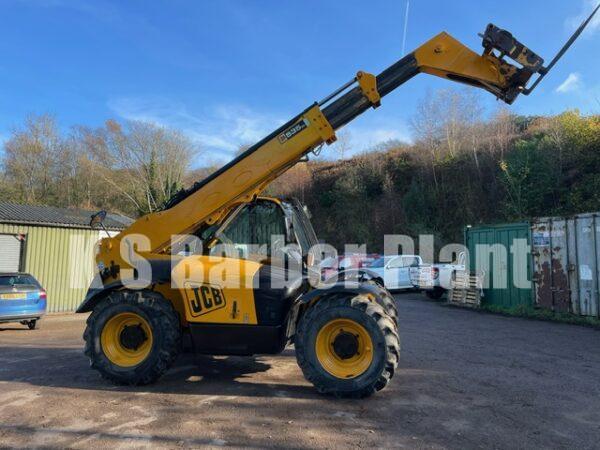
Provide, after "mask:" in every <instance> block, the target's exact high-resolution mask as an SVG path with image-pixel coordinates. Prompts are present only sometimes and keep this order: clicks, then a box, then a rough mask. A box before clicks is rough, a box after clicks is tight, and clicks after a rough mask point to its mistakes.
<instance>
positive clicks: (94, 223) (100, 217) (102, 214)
mask: <svg viewBox="0 0 600 450" xmlns="http://www.w3.org/2000/svg"><path fill="white" fill-rule="evenodd" d="M104 219H106V211H98V212H97V213H96V214H92V218H91V220H90V227H92V228H97V227H98V226H102V222H104Z"/></svg>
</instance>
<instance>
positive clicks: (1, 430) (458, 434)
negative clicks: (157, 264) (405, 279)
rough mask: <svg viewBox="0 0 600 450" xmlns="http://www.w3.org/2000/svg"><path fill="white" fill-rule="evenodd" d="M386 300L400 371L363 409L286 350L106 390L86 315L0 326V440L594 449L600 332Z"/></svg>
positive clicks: (198, 360)
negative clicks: (396, 326) (321, 384)
mask: <svg viewBox="0 0 600 450" xmlns="http://www.w3.org/2000/svg"><path fill="white" fill-rule="evenodd" d="M397 300H398V306H399V311H400V331H401V338H402V357H401V364H400V368H399V371H398V372H397V374H396V376H395V378H394V379H393V381H392V383H391V384H390V386H389V387H388V388H387V389H386V390H385V391H382V392H380V393H379V394H377V395H375V396H373V397H371V398H369V399H366V400H362V401H350V400H336V399H333V398H329V397H323V396H320V395H318V394H317V393H316V392H315V391H314V390H313V388H312V387H311V386H310V385H309V384H308V383H307V382H306V381H305V380H304V378H303V377H302V374H301V372H300V370H299V369H298V367H297V365H296V361H295V357H294V351H293V349H288V350H286V351H285V352H284V353H283V354H282V355H279V356H260V357H255V358H241V357H222V358H212V357H204V356H201V357H194V356H191V355H186V356H184V357H182V358H180V359H179V360H178V362H177V364H176V365H175V367H173V369H172V370H171V371H170V372H169V373H168V374H167V375H166V376H165V377H164V378H163V379H162V380H161V381H160V382H159V383H157V384H155V385H152V386H147V387H115V386H112V385H110V384H109V383H107V382H105V381H103V380H102V379H101V378H100V377H99V376H98V375H97V374H96V373H95V372H94V371H92V370H90V369H89V367H88V362H87V360H86V358H85V356H84V355H83V353H82V339H81V335H82V332H83V329H84V326H85V322H84V321H85V316H80V315H65V316H51V317H48V318H46V319H45V320H43V321H42V322H41V329H40V330H35V331H28V330H26V329H24V327H21V326H20V325H18V324H17V325H15V326H12V325H0V446H2V447H4V446H10V447H61V448H64V447H72V448H89V447H90V446H93V447H110V448H118V447H135V448H141V447H151V446H152V447H161V448H164V447H201V446H213V447H219V446H234V447H242V446H244V447H245V446H250V447H286V448H306V447H329V448H336V447H340V448H341V447H386V448H390V447H408V448H415V447H419V448H423V447H424V448H460V449H464V448H485V449H488V448H534V447H553V448H598V445H600V444H599V442H600V332H599V331H597V330H593V329H588V328H582V327H577V326H571V325H562V324H555V323H546V322H535V321H527V320H523V319H514V318H507V317H500V316H494V315H488V314H481V313H477V312H473V311H467V310H459V309H454V308H448V307H444V306H441V305H439V304H437V303H433V302H428V301H426V300H424V298H423V297H421V296H420V295H417V294H406V295H399V296H397Z"/></svg>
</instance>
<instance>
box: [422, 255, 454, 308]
mask: <svg viewBox="0 0 600 450" xmlns="http://www.w3.org/2000/svg"><path fill="white" fill-rule="evenodd" d="M464 271H465V253H464V252H461V253H459V255H458V261H456V262H454V263H451V264H424V265H422V266H421V267H420V268H419V276H418V281H417V285H418V287H419V289H422V290H423V291H424V292H425V295H427V297H429V298H431V299H434V300H438V299H440V298H442V296H443V295H444V294H445V293H446V291H448V290H450V289H451V288H452V282H453V281H454V277H455V276H456V273H457V272H464Z"/></svg>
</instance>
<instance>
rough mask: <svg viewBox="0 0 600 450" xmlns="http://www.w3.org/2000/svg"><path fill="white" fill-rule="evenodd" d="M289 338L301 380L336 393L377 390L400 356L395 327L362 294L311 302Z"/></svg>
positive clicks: (345, 394)
mask: <svg viewBox="0 0 600 450" xmlns="http://www.w3.org/2000/svg"><path fill="white" fill-rule="evenodd" d="M294 343H295V347H296V359H297V360H298V365H299V366H300V368H301V369H302V372H303V373H304V376H305V377H306V379H307V380H308V381H310V382H311V383H312V384H313V385H314V386H315V387H316V388H317V390H318V391H319V392H321V393H324V394H332V395H335V396H337V397H351V398H362V397H367V396H369V395H371V394H373V393H374V392H376V391H379V390H381V389H383V388H384V387H385V386H386V385H387V384H388V382H389V381H390V379H391V378H392V376H393V375H394V372H395V370H396V367H397V366H398V360H399V357H400V340H399V337H398V333H397V330H396V326H395V325H394V323H393V322H392V320H391V319H390V317H389V316H388V315H387V314H386V312H385V310H384V309H383V308H382V307H381V306H380V305H379V304H377V303H374V302H372V301H370V300H369V299H368V298H367V297H365V296H362V295H359V296H356V297H354V298H351V297H344V298H331V299H327V298H325V299H322V300H319V301H317V303H316V304H315V305H313V306H311V307H310V308H309V309H308V310H307V311H306V312H305V313H304V314H303V316H302V318H301V319H300V323H299V324H298V329H297V332H296V337H295V340H294Z"/></svg>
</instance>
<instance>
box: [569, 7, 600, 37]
mask: <svg viewBox="0 0 600 450" xmlns="http://www.w3.org/2000/svg"><path fill="white" fill-rule="evenodd" d="M597 6H598V0H583V2H582V6H581V10H580V12H579V14H577V15H576V16H571V17H568V18H567V19H566V22H565V24H566V26H567V28H568V29H569V30H570V31H574V30H576V29H577V28H578V27H579V25H581V24H582V22H583V21H584V20H586V19H587V18H588V17H589V15H590V14H591V13H592V11H593V10H594V8H596V7H597ZM598 31H600V12H598V13H597V14H596V15H595V16H594V18H593V19H592V21H591V22H590V23H589V25H588V27H587V28H586V30H585V32H584V35H588V36H591V35H592V34H594V33H596V32H598Z"/></svg>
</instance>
